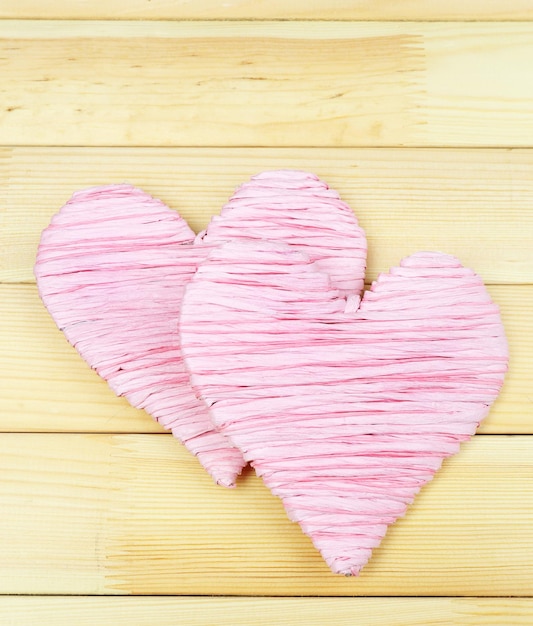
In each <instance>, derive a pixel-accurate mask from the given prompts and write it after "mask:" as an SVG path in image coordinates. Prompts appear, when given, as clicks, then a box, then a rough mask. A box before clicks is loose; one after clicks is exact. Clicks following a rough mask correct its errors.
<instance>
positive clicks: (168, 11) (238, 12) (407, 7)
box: [0, 0, 533, 20]
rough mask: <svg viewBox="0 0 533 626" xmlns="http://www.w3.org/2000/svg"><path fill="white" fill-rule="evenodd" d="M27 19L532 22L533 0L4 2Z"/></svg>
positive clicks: (5, 11) (1, 13)
mask: <svg viewBox="0 0 533 626" xmlns="http://www.w3.org/2000/svg"><path fill="white" fill-rule="evenodd" d="M0 17H3V18H29V19H85V20H87V19H120V20H123V19H145V20H146V19H148V20H154V19H166V20H177V19H181V20H183V19H185V20H191V19H203V20H208V19H241V20H249V19H305V20H343V19H344V20H531V19H533V7H532V5H531V2H530V1H529V0H447V1H446V2H442V0H380V1H379V2H376V1H372V0H313V1H312V2H309V0H290V1H287V0H232V1H231V2H227V1H226V0H194V2H183V1H182V2H172V1H170V0H148V1H147V0H91V2H87V1H86V0H53V1H48V2H42V0H18V1H17V2H13V0H0Z"/></svg>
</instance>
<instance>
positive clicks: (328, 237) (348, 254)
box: [35, 171, 366, 486]
mask: <svg viewBox="0 0 533 626" xmlns="http://www.w3.org/2000/svg"><path fill="white" fill-rule="evenodd" d="M265 234H267V235H268V236H269V237H274V238H276V239H279V240H281V241H285V242H287V243H288V244H291V245H292V246H294V247H295V248H296V249H301V250H305V251H306V252H307V253H308V254H310V255H311V257H312V258H313V259H315V260H316V261H317V263H318V265H319V266H320V267H321V268H322V269H324V270H325V271H327V272H328V273H329V275H330V276H331V279H332V281H333V282H334V284H336V285H337V286H338V287H339V288H340V289H341V290H342V291H343V292H346V293H358V292H359V291H360V290H361V289H362V287H363V277H364V269H365V260H366V241H365V237H364V233H363V231H362V230H361V228H359V226H358V225H357V220H356V218H355V216H354V215H353V212H352V211H351V209H350V208H349V207H348V206H347V205H346V204H345V203H344V202H342V201H341V200H340V199H339V195H338V194H337V192H335V191H334V190H332V189H329V188H328V186H327V185H326V184H325V183H324V182H322V181H320V180H319V179H318V178H317V177H316V176H314V175H312V174H308V173H305V172H295V171H277V172H266V173H263V174H260V175H258V176H256V177H254V178H253V179H252V180H251V181H250V182H248V183H246V184H244V185H242V186H241V187H240V188H239V189H238V190H237V192H236V193H235V195H234V196H233V197H232V198H231V199H230V201H229V203H228V204H227V205H226V206H225V207H224V208H223V210H222V214H221V216H220V217H216V218H214V219H213V220H212V222H211V224H210V225H209V228H208V229H207V231H205V232H203V233H201V234H200V235H198V237H197V238H196V239H195V235H194V232H193V231H192V230H191V229H190V228H189V227H188V226H187V224H186V223H185V221H184V220H183V219H182V218H181V217H180V216H179V215H178V214H177V213H176V212H175V211H172V210H171V209H169V208H168V207H167V206H165V205H164V204H163V203H162V202H160V201H159V200H155V199H154V198H152V197H151V196H149V195H148V194H146V193H144V192H143V191H141V190H139V189H135V188H134V187H131V186H129V185H111V186H107V187H99V188H93V189H88V190H85V191H81V192H78V193H76V194H74V196H73V197H72V199H71V200H70V201H69V202H68V203H67V204H66V205H65V206H64V207H63V208H62V209H61V210H60V212H59V213H58V214H57V215H56V216H55V217H54V218H53V220H52V223H51V225H50V226H49V227H48V228H47V229H46V230H45V231H44V232H43V235H42V238H41V243H40V246H39V251H38V256H37V262H36V265H35V275H36V278H37V283H38V287H39V292H40V295H41V297H42V299H43V302H44V304H45V305H46V307H47V308H48V310H49V311H50V313H51V315H52V317H53V318H54V320H55V321H56V323H57V325H58V326H59V328H61V330H63V332H64V333H65V335H66V337H67V339H68V340H69V341H70V343H71V344H72V345H74V346H75V347H76V348H77V350H78V351H79V353H80V354H81V356H82V357H83V358H84V359H85V360H86V361H87V362H88V363H89V365H91V367H93V368H94V369H95V370H96V371H97V372H98V373H99V374H100V376H102V377H103V378H104V379H105V380H107V381H108V383H109V385H110V386H111V388H112V389H113V390H114V391H115V393H117V394H118V395H120V396H122V395H123V396H125V397H126V398H127V399H128V400H129V401H130V403H131V404H132V405H133V406H135V407H138V408H143V409H146V411H148V413H150V414H151V415H152V416H153V417H154V418H155V419H157V420H158V421H159V422H160V423H161V424H162V425H163V426H164V427H165V428H168V429H171V430H172V432H173V434H174V435H175V436H176V437H177V438H179V439H180V440H181V441H183V442H184V444H185V445H186V446H187V448H188V449H189V450H190V451H191V452H193V453H194V454H196V455H197V456H198V458H199V460H200V462H201V463H202V465H203V466H204V467H205V468H206V469H207V471H208V472H209V473H210V474H211V475H212V476H213V477H214V479H215V480H216V481H217V482H219V483H220V484H223V485H226V486H231V485H233V484H234V481H235V478H236V476H237V475H238V474H239V472H240V471H241V469H242V467H243V465H244V460H243V458H242V455H241V453H240V452H239V451H238V450H237V449H236V448H234V447H233V446H231V445H230V444H229V443H228V441H227V440H226V438H225V437H224V436H223V435H221V434H220V433H218V432H217V431H216V430H215V429H214V428H213V426H212V423H211V421H210V419H209V415H208V412H207V410H206V407H205V405H204V404H203V403H202V402H200V401H199V400H198V399H197V397H196V396H195V394H194V392H193V390H192V389H191V387H190V384H189V380H188V374H187V372H186V370H185V368H184V365H183V361H182V358H181V352H180V346H179V337H178V331H177V325H178V315H179V310H180V307H181V300H182V296H183V290H184V287H185V285H186V283H187V282H188V281H189V280H190V279H191V278H192V276H193V275H194V273H195V271H196V268H197V266H198V263H200V261H202V260H203V259H204V258H205V257H206V255H207V254H208V252H209V250H211V248H212V247H213V246H214V245H216V244H219V243H220V242H221V241H224V240H228V239H235V240H239V239H250V238H251V239H254V238H261V237H263V236H265ZM193 244H194V245H193Z"/></svg>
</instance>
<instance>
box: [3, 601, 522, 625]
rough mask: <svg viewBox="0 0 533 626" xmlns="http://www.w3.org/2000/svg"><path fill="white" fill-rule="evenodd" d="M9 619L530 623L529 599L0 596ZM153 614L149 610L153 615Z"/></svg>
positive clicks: (67, 621) (140, 622) (6, 620)
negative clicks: (355, 617) (355, 619)
mask: <svg viewBox="0 0 533 626" xmlns="http://www.w3.org/2000/svg"><path fill="white" fill-rule="evenodd" d="M2 616H3V617H4V620H3V623H4V624H9V626H27V625H28V624H30V623H32V624H34V623H38V624H39V626H62V625H69V626H70V625H71V624H74V623H75V624H77V626H94V624H95V623H100V624H116V626H121V625H124V626H131V625H132V624H135V626H153V624H154V620H155V619H156V620H157V625H158V626H175V624H177V623H181V624H187V626H212V624H217V625H218V626H271V625H272V624H307V626H323V625H324V624H331V626H351V625H352V624H353V623H354V616H357V625H358V626H380V625H383V626H385V625H386V626H406V624H409V626H443V625H444V624H446V625H447V626H481V625H483V626H490V625H491V624H492V625H493V626H501V625H502V624H505V625H506V626H520V625H523V626H530V625H531V623H532V622H533V600H532V599H531V598H261V597H255V598H253V597H252V598H216V597H211V598H183V597H181V598H176V597H127V596H118V597H117V596H115V597H89V598H87V597H69V596H55V597H50V596H4V597H1V598H0V617H2ZM154 616H157V618H155V617H154Z"/></svg>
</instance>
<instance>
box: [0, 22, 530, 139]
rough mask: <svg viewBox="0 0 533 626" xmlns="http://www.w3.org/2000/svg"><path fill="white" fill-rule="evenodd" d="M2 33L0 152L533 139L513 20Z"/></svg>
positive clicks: (63, 25) (23, 26) (59, 25)
mask: <svg viewBox="0 0 533 626" xmlns="http://www.w3.org/2000/svg"><path fill="white" fill-rule="evenodd" d="M0 38H1V41H0V56H1V57H2V58H3V59H4V61H3V76H2V79H3V80H2V84H1V87H0V94H1V98H2V101H3V106H2V108H1V110H0V143H1V144H12V145H70V146H75V145H93V146H95V145H107V146H112V145H117V146H118V145H123V146H171V145H174V146H178V145H179V146H187V145H196V146H200V145H203V146H308V147H311V146H336V147H341V146H365V145H366V146H475V147H479V146H530V145H531V144H532V142H533V116H532V115H531V109H532V105H533V81H531V80H530V68H531V66H532V65H533V45H532V44H533V31H532V29H531V27H530V25H529V24H527V23H522V22H517V23H513V22H499V23H466V22H463V23H429V22H381V23H380V22H291V21H279V22H260V21H256V22H224V21H216V22H122V21H115V22H91V21H55V22H54V21H53V22H48V21H13V22H11V21H9V20H8V21H4V22H1V23H0ZM162 60H164V62H162Z"/></svg>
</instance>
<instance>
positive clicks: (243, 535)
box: [0, 434, 533, 596]
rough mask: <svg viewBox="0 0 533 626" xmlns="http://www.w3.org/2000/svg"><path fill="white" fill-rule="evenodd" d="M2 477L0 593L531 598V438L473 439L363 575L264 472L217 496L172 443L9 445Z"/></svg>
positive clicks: (2, 450) (108, 438) (11, 439)
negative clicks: (346, 564)
mask: <svg viewBox="0 0 533 626" xmlns="http://www.w3.org/2000/svg"><path fill="white" fill-rule="evenodd" d="M0 475H1V476H2V495H1V497H0V507H1V510H2V516H1V517H0V535H1V536H2V541H3V543H2V550H1V551H0V593H8V594H13V593H53V594H58V593H59V594H94V593H142V594H154V593H156V594H160V593H165V594H187V595H189V594H193V595H195V594H230V595H234V594H237V595H249V594H259V595H265V594H266V595H286V596H291V595H301V594H303V595H369V594H370V595H431V596H435V595H465V596H472V595H481V596H506V595H528V594H530V593H531V580H533V535H532V533H531V527H532V522H533V438H532V437H529V436H519V435H515V436H512V437H505V436H500V435H491V436H488V435H485V436H478V437H475V438H474V439H473V440H472V441H471V442H470V443H468V444H465V445H464V446H463V449H462V450H461V453H460V454H458V455H457V456H455V457H453V458H451V459H449V460H447V461H446V462H445V465H444V467H443V468H442V470H441V472H440V473H439V474H438V475H437V476H436V478H435V479H434V480H433V482H431V483H430V484H429V485H427V486H426V487H424V489H423V490H422V492H421V493H420V494H419V496H418V497H417V499H416V501H415V503H414V505H413V506H412V507H411V508H410V510H409V512H408V514H407V515H406V517H405V518H403V519H401V520H399V521H398V522H397V523H396V524H395V525H394V526H393V527H391V528H390V529H389V532H388V534H387V536H386V538H385V540H384V541H383V543H382V545H381V547H380V548H379V549H377V550H375V553H374V556H373V558H372V560H371V561H370V563H369V564H368V566H366V567H365V569H364V570H363V573H362V574H361V576H360V577H353V578H346V577H339V576H334V575H332V574H331V572H329V570H328V568H327V566H326V565H325V563H324V562H323V560H322V558H321V557H320V556H319V555H318V553H317V552H316V551H315V549H314V548H313V547H312V545H311V543H310V541H309V539H308V538H307V537H305V536H304V535H303V534H302V533H301V531H300V529H299V528H298V526H297V525H296V524H294V523H291V522H289V521H288V520H287V518H286V516H285V513H284V511H283V508H282V505H281V502H280V500H278V499H277V498H275V497H274V496H272V495H271V494H270V493H269V492H268V491H267V490H266V488H265V487H264V486H263V485H262V484H261V482H260V481H259V480H258V479H257V478H256V477H255V476H253V475H252V473H251V472H246V475H245V476H244V477H243V478H242V479H241V480H240V481H239V484H238V487H237V489H225V488H223V487H218V486H216V485H214V484H213V483H212V481H211V479H210V478H209V477H208V476H207V475H206V473H205V472H204V471H203V469H201V468H200V466H199V465H198V463H197V461H196V459H194V458H193V457H192V456H191V455H190V454H189V453H187V452H186V451H185V450H184V449H183V447H182V446H180V445H179V444H178V443H177V442H176V440H175V439H173V438H172V436H170V435H131V434H130V435H88V434H3V435H1V436H0Z"/></svg>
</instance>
